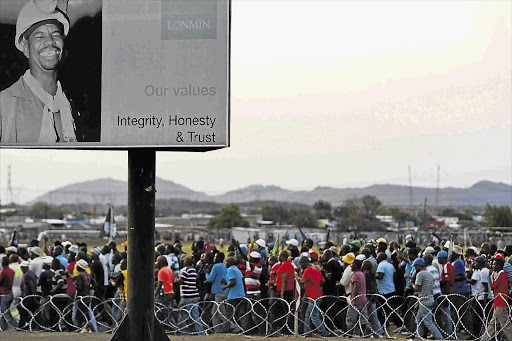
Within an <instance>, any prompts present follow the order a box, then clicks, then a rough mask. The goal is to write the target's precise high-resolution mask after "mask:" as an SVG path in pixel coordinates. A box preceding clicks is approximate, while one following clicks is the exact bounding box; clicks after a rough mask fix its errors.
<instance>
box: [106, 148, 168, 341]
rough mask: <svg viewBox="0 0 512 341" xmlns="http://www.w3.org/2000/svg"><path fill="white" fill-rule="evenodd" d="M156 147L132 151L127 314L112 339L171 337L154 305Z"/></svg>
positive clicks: (159, 340) (147, 340)
mask: <svg viewBox="0 0 512 341" xmlns="http://www.w3.org/2000/svg"><path fill="white" fill-rule="evenodd" d="M155 163H156V151H155V150H154V149H142V148H141V149H129V150H128V291H127V301H128V302H127V315H126V316H125V318H124V320H123V322H122V323H121V326H120V327H119V329H118V330H117V331H116V333H115V334H114V336H113V337H112V339H111V341H117V340H123V341H130V340H132V341H140V340H145V341H163V340H166V341H167V340H169V338H168V337H167V335H165V332H164V330H163V328H162V326H161V325H160V323H159V322H158V321H156V323H155V308H154V290H155V282H154V262H155V250H154V245H153V243H154V235H155V192H156V191H155Z"/></svg>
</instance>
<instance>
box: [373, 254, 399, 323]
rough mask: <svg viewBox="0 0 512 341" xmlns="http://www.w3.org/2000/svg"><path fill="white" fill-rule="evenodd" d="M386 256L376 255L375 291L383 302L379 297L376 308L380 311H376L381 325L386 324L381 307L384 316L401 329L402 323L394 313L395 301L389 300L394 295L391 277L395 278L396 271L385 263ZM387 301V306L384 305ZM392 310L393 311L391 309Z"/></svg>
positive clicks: (393, 283) (393, 284)
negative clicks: (388, 317) (376, 290)
mask: <svg viewBox="0 0 512 341" xmlns="http://www.w3.org/2000/svg"><path fill="white" fill-rule="evenodd" d="M387 258H388V256H387V255H386V254H385V253H384V252H379V254H378V255H377V263H378V264H379V265H378V266H377V276H376V277H377V289H378V291H379V294H381V295H382V296H384V298H385V300H383V299H382V298H381V297H379V298H378V306H379V307H380V309H379V310H378V312H377V313H378V315H379V320H380V323H381V324H382V325H384V323H385V322H386V320H385V316H384V312H383V311H382V307H383V308H384V310H386V316H390V317H391V320H392V321H393V323H394V324H395V326H397V327H401V326H402V325H403V321H402V319H401V318H400V316H398V315H397V314H396V312H394V311H395V310H396V308H397V306H396V302H395V301H396V300H395V299H391V297H393V296H395V295H396V291H395V282H394V280H393V277H394V276H395V273H396V269H395V267H394V266H393V265H392V264H391V263H389V262H388V261H387ZM386 301H388V304H386ZM392 308H393V309H392Z"/></svg>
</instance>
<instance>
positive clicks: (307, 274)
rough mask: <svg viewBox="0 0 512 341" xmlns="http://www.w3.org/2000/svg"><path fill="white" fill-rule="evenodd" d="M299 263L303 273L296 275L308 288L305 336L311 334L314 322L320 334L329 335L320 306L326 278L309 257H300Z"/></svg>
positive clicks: (306, 288)
mask: <svg viewBox="0 0 512 341" xmlns="http://www.w3.org/2000/svg"><path fill="white" fill-rule="evenodd" d="M299 265H300V273H301V275H300V276H299V275H298V274H295V276H296V278H297V280H298V281H299V283H300V284H303V285H304V288H305V290H306V298H305V300H304V302H305V304H306V314H305V318H306V321H305V323H304V336H311V329H310V328H309V326H310V324H311V323H312V324H313V325H314V326H315V328H316V330H317V332H318V333H319V334H320V336H322V337H328V336H330V333H329V332H328V331H327V329H326V328H325V326H324V324H323V323H322V318H321V314H322V312H321V311H320V308H319V307H320V305H321V303H322V290H321V289H320V288H321V287H322V285H323V283H324V282H325V280H324V278H323V277H322V273H321V272H320V271H318V270H317V269H315V268H314V267H312V266H311V264H310V262H309V257H307V256H302V257H300V259H299ZM302 309H304V308H302Z"/></svg>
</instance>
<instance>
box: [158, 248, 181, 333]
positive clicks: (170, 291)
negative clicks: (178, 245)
mask: <svg viewBox="0 0 512 341" xmlns="http://www.w3.org/2000/svg"><path fill="white" fill-rule="evenodd" d="M155 266H156V268H157V269H158V283H157V285H156V288H155V301H156V302H158V303H160V304H162V305H163V306H164V308H165V309H166V310H165V311H164V316H165V318H164V319H163V321H164V323H165V324H166V325H170V327H171V328H172V329H173V330H174V329H176V326H177V325H176V321H175V319H174V316H173V306H174V272H173V271H172V269H171V268H169V266H168V264H167V257H165V256H158V258H157V259H156V263H155Z"/></svg>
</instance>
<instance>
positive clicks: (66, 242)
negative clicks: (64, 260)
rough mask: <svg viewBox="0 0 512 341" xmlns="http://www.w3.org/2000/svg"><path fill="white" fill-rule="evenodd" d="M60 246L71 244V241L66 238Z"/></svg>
mask: <svg viewBox="0 0 512 341" xmlns="http://www.w3.org/2000/svg"><path fill="white" fill-rule="evenodd" d="M61 244H62V247H66V246H67V245H69V246H71V245H73V243H71V242H70V241H69V240H66V241H65V242H62V243H61Z"/></svg>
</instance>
